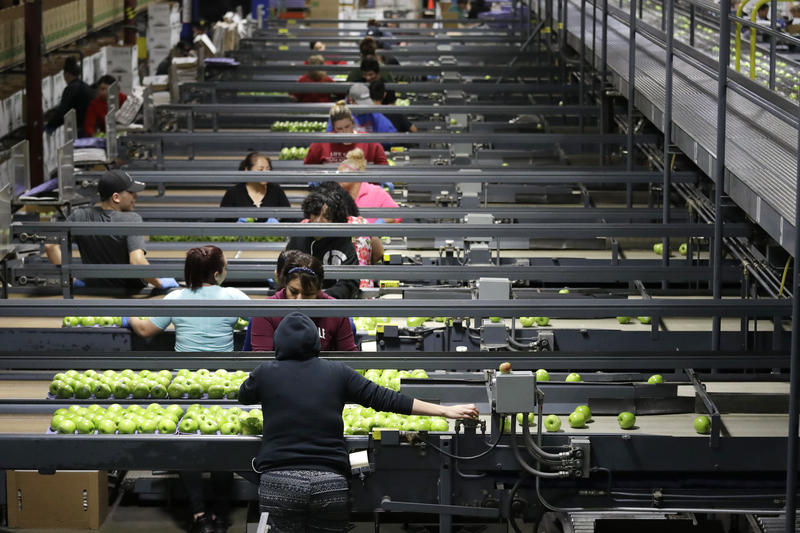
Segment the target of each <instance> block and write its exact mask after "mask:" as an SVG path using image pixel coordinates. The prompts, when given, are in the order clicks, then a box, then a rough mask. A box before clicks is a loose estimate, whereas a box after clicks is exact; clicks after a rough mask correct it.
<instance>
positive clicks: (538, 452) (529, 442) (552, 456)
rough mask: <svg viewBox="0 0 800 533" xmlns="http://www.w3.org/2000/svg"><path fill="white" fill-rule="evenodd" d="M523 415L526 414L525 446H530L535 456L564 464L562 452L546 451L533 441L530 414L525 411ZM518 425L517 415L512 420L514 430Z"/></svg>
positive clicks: (524, 423)
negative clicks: (529, 420)
mask: <svg viewBox="0 0 800 533" xmlns="http://www.w3.org/2000/svg"><path fill="white" fill-rule="evenodd" d="M523 415H524V416H523V419H522V435H523V437H524V439H525V447H526V448H528V451H529V452H530V453H531V455H533V456H534V457H537V458H539V459H541V460H543V461H548V460H549V461H550V462H552V461H557V462H558V464H563V462H564V458H563V457H561V455H560V454H557V453H549V452H546V451H544V450H543V449H542V448H540V447H539V445H538V444H536V443H535V442H534V441H533V438H532V437H531V428H530V425H529V422H528V414H527V413H523ZM516 425H517V421H516V416H515V417H514V420H512V421H511V430H512V431H514V430H516Z"/></svg>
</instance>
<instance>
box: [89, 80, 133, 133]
mask: <svg viewBox="0 0 800 533" xmlns="http://www.w3.org/2000/svg"><path fill="white" fill-rule="evenodd" d="M116 81H117V80H116V79H115V78H114V76H111V75H110V74H106V75H105V76H102V77H101V78H100V79H99V80H97V96H95V97H94V100H92V101H91V102H90V103H89V109H88V110H87V111H86V120H85V121H84V123H83V132H84V133H85V134H86V136H87V137H94V136H95V133H96V132H98V131H101V132H105V131H106V115H107V114H108V88H109V87H111V85H113V84H114V82H116ZM127 99H128V95H126V94H125V93H123V92H122V91H119V92H118V94H117V109H119V108H120V107H122V104H124V103H125V100H127Z"/></svg>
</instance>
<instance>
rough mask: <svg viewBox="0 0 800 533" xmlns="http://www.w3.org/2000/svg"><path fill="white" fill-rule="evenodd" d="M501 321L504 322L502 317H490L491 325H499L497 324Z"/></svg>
mask: <svg viewBox="0 0 800 533" xmlns="http://www.w3.org/2000/svg"><path fill="white" fill-rule="evenodd" d="M501 320H503V319H502V318H501V317H499V316H490V317H489V322H491V323H493V324H497V323H499V322H500V321H501Z"/></svg>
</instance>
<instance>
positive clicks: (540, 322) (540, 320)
mask: <svg viewBox="0 0 800 533" xmlns="http://www.w3.org/2000/svg"><path fill="white" fill-rule="evenodd" d="M533 320H535V321H536V325H537V326H546V325H548V324H549V323H550V319H549V318H547V317H546V316H535V317H533Z"/></svg>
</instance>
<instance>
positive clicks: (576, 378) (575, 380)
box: [564, 372, 583, 383]
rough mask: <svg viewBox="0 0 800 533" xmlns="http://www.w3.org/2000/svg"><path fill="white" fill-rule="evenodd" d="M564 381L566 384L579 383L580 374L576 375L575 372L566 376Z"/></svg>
mask: <svg viewBox="0 0 800 533" xmlns="http://www.w3.org/2000/svg"><path fill="white" fill-rule="evenodd" d="M564 381H566V382H567V383H578V382H579V381H583V380H582V379H581V375H580V374H578V373H577V372H572V373H570V374H569V375H567V378H566V379H565V380H564Z"/></svg>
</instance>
